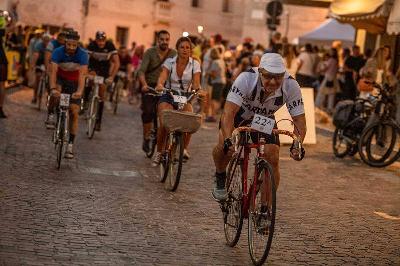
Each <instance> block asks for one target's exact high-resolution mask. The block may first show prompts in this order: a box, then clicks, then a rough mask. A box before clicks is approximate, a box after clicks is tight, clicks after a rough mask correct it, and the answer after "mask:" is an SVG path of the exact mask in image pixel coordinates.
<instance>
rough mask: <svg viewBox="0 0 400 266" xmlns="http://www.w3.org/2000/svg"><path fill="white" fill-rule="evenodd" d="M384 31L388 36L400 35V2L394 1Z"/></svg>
mask: <svg viewBox="0 0 400 266" xmlns="http://www.w3.org/2000/svg"><path fill="white" fill-rule="evenodd" d="M386 29H387V33H389V34H394V35H398V34H400V0H395V1H394V4H393V7H392V11H391V12H390V16H389V20H388V23H387V28H386Z"/></svg>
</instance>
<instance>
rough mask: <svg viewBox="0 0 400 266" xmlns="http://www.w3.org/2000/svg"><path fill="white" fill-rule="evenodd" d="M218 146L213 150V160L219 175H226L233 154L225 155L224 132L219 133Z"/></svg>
mask: <svg viewBox="0 0 400 266" xmlns="http://www.w3.org/2000/svg"><path fill="white" fill-rule="evenodd" d="M218 134H219V137H218V144H217V145H216V146H215V147H214V149H213V159H214V164H215V169H216V171H217V173H224V172H225V171H226V167H227V166H228V164H229V160H230V159H231V157H232V152H231V151H230V152H228V154H225V153H224V137H223V135H222V131H221V130H220V131H219V133H218Z"/></svg>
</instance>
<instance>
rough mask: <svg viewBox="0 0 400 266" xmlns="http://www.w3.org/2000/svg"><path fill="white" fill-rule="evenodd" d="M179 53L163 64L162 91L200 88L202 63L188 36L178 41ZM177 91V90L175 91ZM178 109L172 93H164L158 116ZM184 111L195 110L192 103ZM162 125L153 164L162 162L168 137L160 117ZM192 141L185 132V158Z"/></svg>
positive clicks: (157, 88) (159, 87)
mask: <svg viewBox="0 0 400 266" xmlns="http://www.w3.org/2000/svg"><path fill="white" fill-rule="evenodd" d="M176 50H177V51H178V55H177V56H175V57H174V58H169V59H167V60H166V61H165V63H164V64H163V66H162V72H161V74H160V77H159V79H158V82H157V87H156V90H158V91H162V90H163V89H164V86H165V87H166V88H167V89H173V90H175V91H179V92H181V93H184V92H190V91H192V90H197V89H200V73H201V69H200V64H199V62H197V61H196V60H194V59H193V58H192V57H191V54H192V42H191V41H190V39H189V38H187V37H181V38H179V39H178V41H177V42H176ZM173 93H176V92H173ZM173 109H177V105H176V104H174V99H173V97H172V96H171V95H170V94H163V95H162V96H161V98H160V101H159V103H158V114H159V116H158V117H161V116H160V114H161V113H162V112H163V111H164V110H173ZM183 110H184V111H188V112H193V108H192V105H191V104H190V103H187V104H186V105H185V107H184V109H183ZM159 122H160V127H159V130H158V135H157V153H156V154H155V156H154V160H153V166H156V165H158V164H160V160H161V152H162V148H163V145H162V144H163V143H164V141H165V138H166V133H167V132H166V130H165V128H164V127H163V121H162V120H161V119H160V120H159ZM189 142H190V134H185V144H184V145H185V149H184V153H183V156H184V159H186V160H187V159H189V154H188V152H187V147H188V146H189Z"/></svg>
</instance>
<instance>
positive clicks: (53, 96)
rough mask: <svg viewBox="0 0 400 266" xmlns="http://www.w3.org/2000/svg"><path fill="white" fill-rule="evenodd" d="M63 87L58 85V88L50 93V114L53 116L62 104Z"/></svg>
mask: <svg viewBox="0 0 400 266" xmlns="http://www.w3.org/2000/svg"><path fill="white" fill-rule="evenodd" d="M60 94H61V86H60V85H57V88H56V89H54V90H51V91H50V99H49V107H48V111H47V112H48V113H49V114H52V113H54V111H55V110H56V108H57V106H58V104H59V102H60Z"/></svg>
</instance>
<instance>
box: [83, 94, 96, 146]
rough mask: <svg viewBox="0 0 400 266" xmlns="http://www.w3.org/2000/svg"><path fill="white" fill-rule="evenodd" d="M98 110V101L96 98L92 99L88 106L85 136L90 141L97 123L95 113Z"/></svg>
mask: <svg viewBox="0 0 400 266" xmlns="http://www.w3.org/2000/svg"><path fill="white" fill-rule="evenodd" d="M98 108H99V99H98V98H97V97H94V98H93V99H92V101H91V102H90V106H89V116H88V120H87V126H88V128H87V132H86V133H87V135H88V138H89V139H92V138H93V136H94V132H95V130H94V128H95V126H96V121H97V112H98Z"/></svg>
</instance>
